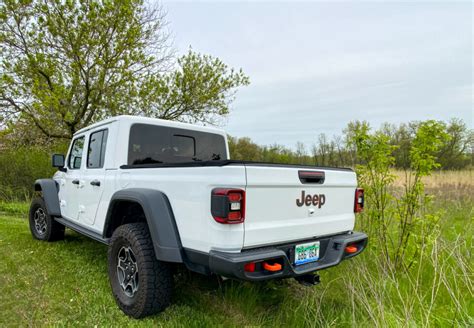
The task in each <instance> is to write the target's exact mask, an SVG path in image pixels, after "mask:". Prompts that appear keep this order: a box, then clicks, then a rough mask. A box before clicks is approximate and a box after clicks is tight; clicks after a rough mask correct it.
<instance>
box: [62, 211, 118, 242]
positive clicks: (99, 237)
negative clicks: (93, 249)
mask: <svg viewBox="0 0 474 328" xmlns="http://www.w3.org/2000/svg"><path fill="white" fill-rule="evenodd" d="M54 219H55V220H56V221H57V222H59V223H61V224H62V225H63V226H65V227H67V228H69V229H72V230H74V231H76V232H78V233H80V234H81V235H84V236H86V237H89V238H91V239H94V240H97V241H99V242H101V243H102V244H106V245H108V244H109V238H102V235H100V234H98V233H97V232H94V231H91V230H89V229H87V228H84V227H82V226H80V225H78V224H76V223H74V222H71V221H69V220H65V219H63V218H57V217H56V218H54Z"/></svg>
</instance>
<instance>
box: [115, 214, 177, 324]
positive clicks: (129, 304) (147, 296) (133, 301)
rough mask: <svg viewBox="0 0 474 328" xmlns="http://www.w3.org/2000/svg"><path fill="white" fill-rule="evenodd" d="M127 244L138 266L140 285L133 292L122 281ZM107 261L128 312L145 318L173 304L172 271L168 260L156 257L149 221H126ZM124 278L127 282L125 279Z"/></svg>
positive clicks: (121, 303)
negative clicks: (121, 256) (121, 264)
mask: <svg viewBox="0 0 474 328" xmlns="http://www.w3.org/2000/svg"><path fill="white" fill-rule="evenodd" d="M124 248H125V249H127V250H130V249H131V250H132V253H133V258H134V259H135V263H136V267H137V269H136V271H137V277H138V283H137V284H135V286H137V289H136V291H135V292H134V293H133V294H132V295H130V290H126V289H124V288H122V285H121V283H120V281H119V279H120V273H119V271H121V270H119V268H118V267H117V266H118V264H119V253H120V252H121V250H123V249H124ZM121 254H122V253H121ZM107 262H108V273H109V280H110V285H111V287H112V292H113V295H114V297H115V300H116V302H117V304H118V306H119V307H120V309H121V310H122V311H123V312H124V313H125V314H126V315H128V316H130V317H133V318H143V317H145V316H149V315H152V314H155V313H158V312H161V311H163V310H164V309H165V308H166V307H167V306H168V305H169V304H170V301H171V294H172V289H173V275H172V271H171V268H170V266H169V264H168V263H165V262H161V261H158V260H157V259H156V257H155V251H154V249H153V242H152V240H151V237H150V233H149V231H148V226H147V225H146V224H145V223H129V224H124V225H122V226H120V227H118V228H117V229H116V230H115V231H114V233H113V235H112V238H111V240H110V245H109V250H108V261H107ZM129 263H130V262H129ZM132 263H133V262H132ZM133 265H135V264H133ZM122 272H123V271H122ZM122 278H123V276H122ZM121 281H122V282H123V279H122V280H121ZM127 292H128V293H129V294H127Z"/></svg>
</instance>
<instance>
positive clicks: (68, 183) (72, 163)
mask: <svg viewBox="0 0 474 328" xmlns="http://www.w3.org/2000/svg"><path fill="white" fill-rule="evenodd" d="M84 140H85V138H84V136H80V137H77V138H76V139H74V140H73V142H72V146H71V150H70V152H69V156H68V158H67V171H66V173H65V174H64V180H62V181H61V186H60V193H59V197H60V206H61V213H62V215H63V216H64V217H65V218H66V219H69V220H77V219H78V218H79V198H78V197H79V190H80V187H82V186H83V184H81V166H82V162H83V161H82V157H83V153H84Z"/></svg>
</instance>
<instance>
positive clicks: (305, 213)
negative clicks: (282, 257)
mask: <svg viewBox="0 0 474 328" xmlns="http://www.w3.org/2000/svg"><path fill="white" fill-rule="evenodd" d="M246 175H247V188H246V214H245V236H244V247H246V248H248V247H256V246H263V245H269V244H277V243H283V242H289V241H296V240H303V239H309V238H313V237H319V236H325V235H332V234H337V233H341V232H345V231H349V230H352V229H353V228H354V193H355V189H356V187H357V179H356V175H355V173H354V172H353V171H351V170H346V169H341V170H339V169H319V168H310V169H306V168H301V167H297V166H265V165H255V166H253V165H246ZM321 178H323V180H324V181H323V182H322V181H321Z"/></svg>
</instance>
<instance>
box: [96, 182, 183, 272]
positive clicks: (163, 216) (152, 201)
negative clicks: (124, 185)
mask: <svg viewBox="0 0 474 328" xmlns="http://www.w3.org/2000/svg"><path fill="white" fill-rule="evenodd" d="M124 203H128V204H133V205H132V206H137V205H138V206H139V207H140V208H141V210H142V211H143V215H144V218H145V222H146V223H147V225H148V230H149V231H150V236H151V239H152V242H153V248H154V250H155V255H156V258H157V259H158V260H160V261H165V262H175V263H182V262H183V255H182V246H181V240H180V238H179V233H178V228H177V226H176V221H175V218H174V214H173V210H172V208H171V204H170V202H169V200H168V197H167V196H166V195H165V194H164V193H163V192H161V191H158V190H153V189H145V188H129V189H123V190H119V191H117V192H116V193H115V194H113V195H112V198H111V200H110V203H109V208H108V210H107V215H106V218H105V224H104V229H103V237H104V238H110V237H111V235H112V234H113V231H114V230H115V228H117V227H118V226H120V224H119V225H117V221H116V220H118V218H117V209H120V206H124V205H123V204H124Z"/></svg>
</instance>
